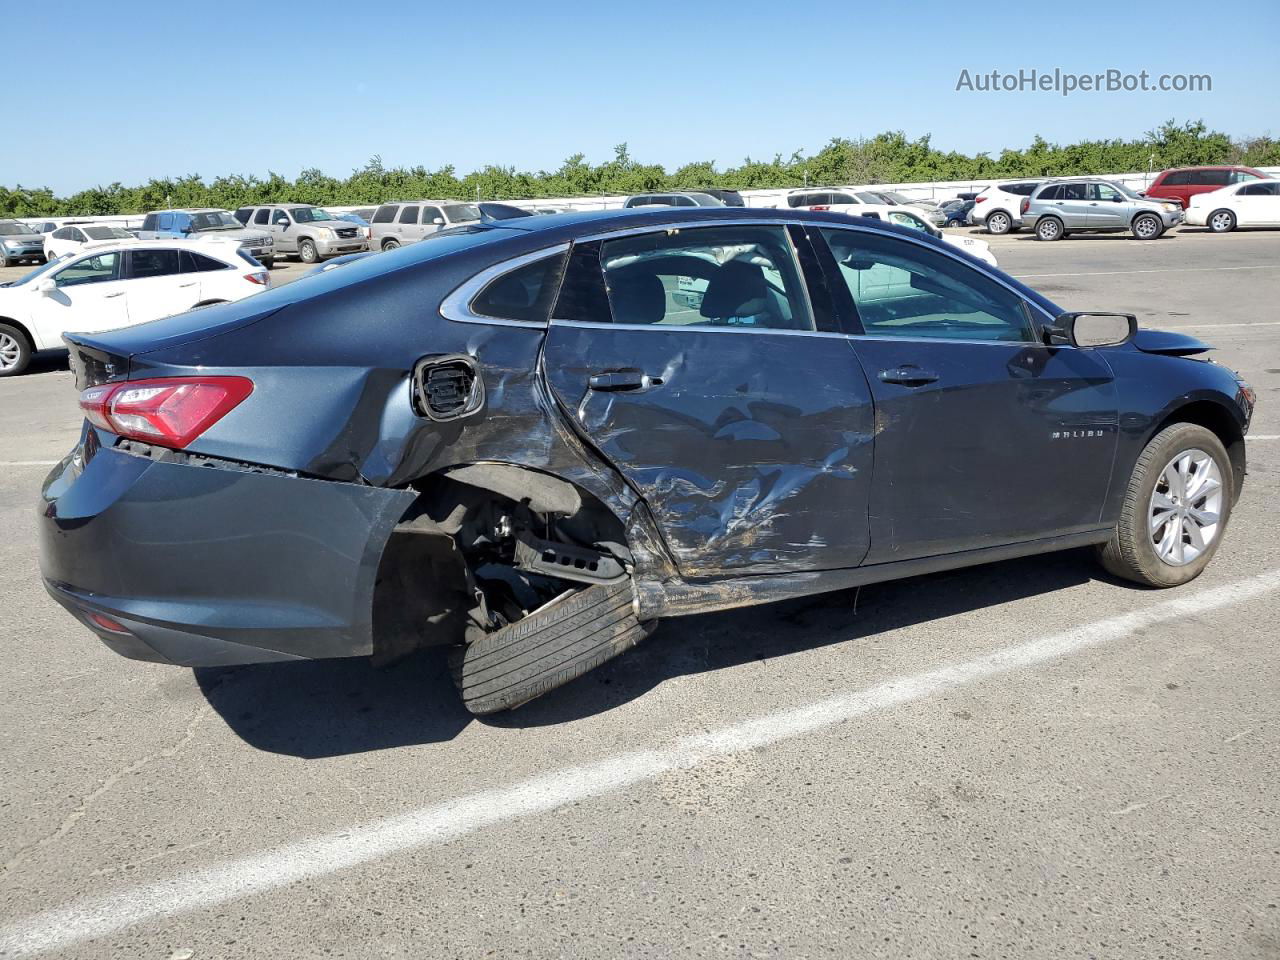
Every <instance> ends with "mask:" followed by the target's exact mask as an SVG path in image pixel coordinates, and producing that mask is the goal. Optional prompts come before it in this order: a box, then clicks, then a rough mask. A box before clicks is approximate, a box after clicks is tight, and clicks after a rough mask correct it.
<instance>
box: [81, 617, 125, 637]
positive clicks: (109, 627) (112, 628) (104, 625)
mask: <svg viewBox="0 0 1280 960" xmlns="http://www.w3.org/2000/svg"><path fill="white" fill-rule="evenodd" d="M86 616H87V617H88V618H89V622H90V623H92V624H93V625H94V626H95V627H98V628H99V629H100V630H106V631H107V632H108V633H126V634H127V633H128V632H129V628H128V627H126V626H125V625H124V624H123V623H121V622H120V621H119V620H113V619H112V618H111V617H108V616H107V615H106V614H105V613H93V612H89V613H87V614H86Z"/></svg>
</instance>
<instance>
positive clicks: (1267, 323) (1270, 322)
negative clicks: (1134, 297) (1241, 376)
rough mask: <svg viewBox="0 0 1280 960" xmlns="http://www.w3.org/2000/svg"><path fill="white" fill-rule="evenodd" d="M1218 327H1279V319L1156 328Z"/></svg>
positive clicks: (1168, 325) (1161, 325)
mask: <svg viewBox="0 0 1280 960" xmlns="http://www.w3.org/2000/svg"><path fill="white" fill-rule="evenodd" d="M1219 327H1280V320H1258V321H1256V322H1250V323H1196V322H1195V321H1194V320H1193V321H1192V322H1191V323H1162V324H1160V325H1159V326H1158V327H1157V328H1156V329H1158V330H1191V329H1194V330H1217V329H1218V328H1219Z"/></svg>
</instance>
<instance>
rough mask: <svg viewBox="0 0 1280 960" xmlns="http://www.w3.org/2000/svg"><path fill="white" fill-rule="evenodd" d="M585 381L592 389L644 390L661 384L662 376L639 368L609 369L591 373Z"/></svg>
mask: <svg viewBox="0 0 1280 960" xmlns="http://www.w3.org/2000/svg"><path fill="white" fill-rule="evenodd" d="M587 383H588V385H589V386H590V387H591V389H592V390H604V391H617V390H645V389H647V388H649V387H657V386H661V384H662V378H661V377H651V376H649V375H648V374H644V373H641V372H640V371H639V370H610V371H608V372H607V373H593V374H592V375H591V379H590V380H588V381H587Z"/></svg>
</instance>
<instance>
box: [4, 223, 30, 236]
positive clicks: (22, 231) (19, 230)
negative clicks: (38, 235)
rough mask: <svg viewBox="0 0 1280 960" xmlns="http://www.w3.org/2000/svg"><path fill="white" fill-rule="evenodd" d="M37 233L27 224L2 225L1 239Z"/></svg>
mask: <svg viewBox="0 0 1280 960" xmlns="http://www.w3.org/2000/svg"><path fill="white" fill-rule="evenodd" d="M28 233H35V231H34V230H32V229H31V228H30V227H28V226H27V225H26V224H25V223H0V237H21V236H25V235H26V234H28Z"/></svg>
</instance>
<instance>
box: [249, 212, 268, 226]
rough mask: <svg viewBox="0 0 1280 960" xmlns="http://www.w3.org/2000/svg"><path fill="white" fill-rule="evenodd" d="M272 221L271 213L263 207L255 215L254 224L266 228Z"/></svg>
mask: <svg viewBox="0 0 1280 960" xmlns="http://www.w3.org/2000/svg"><path fill="white" fill-rule="evenodd" d="M270 220H271V211H270V210H268V209H267V208H266V207H263V208H262V209H261V210H259V211H258V212H257V213H255V214H254V215H253V222H254V223H256V224H258V225H259V226H261V227H265V226H266V225H267V223H268V222H270Z"/></svg>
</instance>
